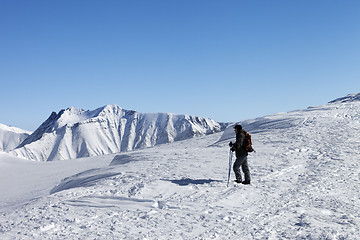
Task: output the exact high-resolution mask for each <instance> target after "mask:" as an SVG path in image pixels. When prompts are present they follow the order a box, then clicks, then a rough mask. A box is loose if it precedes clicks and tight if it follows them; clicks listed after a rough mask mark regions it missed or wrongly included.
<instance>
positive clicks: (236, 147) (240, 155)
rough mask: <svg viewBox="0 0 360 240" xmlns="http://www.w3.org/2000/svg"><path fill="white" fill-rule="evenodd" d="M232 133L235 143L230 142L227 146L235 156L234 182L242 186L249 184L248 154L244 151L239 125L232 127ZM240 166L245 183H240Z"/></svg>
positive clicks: (243, 135) (242, 131)
mask: <svg viewBox="0 0 360 240" xmlns="http://www.w3.org/2000/svg"><path fill="white" fill-rule="evenodd" d="M234 131H235V133H236V142H235V143H232V142H230V143H229V146H230V147H231V151H232V152H234V151H235V155H236V161H235V163H234V166H233V170H234V172H235V176H236V180H235V182H237V183H242V184H250V170H249V166H248V161H247V156H248V152H247V151H246V150H245V146H244V140H245V131H244V130H243V129H242V126H241V125H239V124H237V125H235V126H234ZM240 166H241V168H242V171H243V172H244V175H245V181H242V178H241V172H240Z"/></svg>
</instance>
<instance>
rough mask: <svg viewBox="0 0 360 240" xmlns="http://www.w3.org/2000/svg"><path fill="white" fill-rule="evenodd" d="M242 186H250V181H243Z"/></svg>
mask: <svg viewBox="0 0 360 240" xmlns="http://www.w3.org/2000/svg"><path fill="white" fill-rule="evenodd" d="M242 184H250V181H243V182H242Z"/></svg>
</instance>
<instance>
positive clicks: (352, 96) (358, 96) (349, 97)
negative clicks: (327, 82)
mask: <svg viewBox="0 0 360 240" xmlns="http://www.w3.org/2000/svg"><path fill="white" fill-rule="evenodd" d="M354 101H360V93H355V94H348V95H346V96H345V97H341V98H337V99H335V100H333V101H331V102H329V103H337V102H340V103H344V102H354Z"/></svg>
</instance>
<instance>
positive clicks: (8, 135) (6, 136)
mask: <svg viewBox="0 0 360 240" xmlns="http://www.w3.org/2000/svg"><path fill="white" fill-rule="evenodd" d="M30 134H31V132H29V131H26V130H22V129H20V128H16V127H8V126H6V125H4V124H1V123H0V151H5V152H8V151H10V150H13V149H14V148H16V147H17V146H18V145H19V144H20V143H21V142H22V141H24V140H25V139H26V138H27V137H28V136H29V135H30Z"/></svg>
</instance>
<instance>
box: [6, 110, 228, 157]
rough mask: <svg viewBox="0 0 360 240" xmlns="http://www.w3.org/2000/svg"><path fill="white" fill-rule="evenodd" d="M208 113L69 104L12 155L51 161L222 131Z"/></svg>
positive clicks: (124, 149) (127, 149)
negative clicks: (186, 113) (162, 111)
mask: <svg viewBox="0 0 360 240" xmlns="http://www.w3.org/2000/svg"><path fill="white" fill-rule="evenodd" d="M221 129H222V126H221V125H220V124H219V123H217V122H215V121H213V120H211V119H208V118H202V117H193V116H189V115H177V114H170V113H138V112H136V111H129V110H124V109H122V108H120V107H119V106H117V105H107V106H104V107H101V108H98V109H96V110H92V111H90V110H88V111H85V110H82V109H78V108H73V107H72V108H68V109H66V110H61V111H60V112H59V113H58V114H56V113H55V112H53V113H52V114H51V116H50V117H49V118H48V119H47V120H46V121H45V122H44V123H43V124H42V125H41V126H40V127H39V128H38V129H37V130H36V131H35V132H34V133H33V134H32V135H31V136H29V137H28V138H27V139H26V140H25V141H24V142H23V143H22V144H21V145H20V146H18V147H17V148H16V149H15V150H13V151H11V153H12V154H14V155H16V156H19V157H25V158H28V159H31V160H36V161H53V160H66V159H75V158H80V157H89V156H98V155H104V154H109V153H117V152H126V151H130V150H133V149H138V148H145V147H151V146H154V145H157V144H163V143H170V142H174V141H178V140H184V139H187V138H191V137H194V136H201V135H205V134H211V133H214V132H219V131H221Z"/></svg>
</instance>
